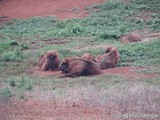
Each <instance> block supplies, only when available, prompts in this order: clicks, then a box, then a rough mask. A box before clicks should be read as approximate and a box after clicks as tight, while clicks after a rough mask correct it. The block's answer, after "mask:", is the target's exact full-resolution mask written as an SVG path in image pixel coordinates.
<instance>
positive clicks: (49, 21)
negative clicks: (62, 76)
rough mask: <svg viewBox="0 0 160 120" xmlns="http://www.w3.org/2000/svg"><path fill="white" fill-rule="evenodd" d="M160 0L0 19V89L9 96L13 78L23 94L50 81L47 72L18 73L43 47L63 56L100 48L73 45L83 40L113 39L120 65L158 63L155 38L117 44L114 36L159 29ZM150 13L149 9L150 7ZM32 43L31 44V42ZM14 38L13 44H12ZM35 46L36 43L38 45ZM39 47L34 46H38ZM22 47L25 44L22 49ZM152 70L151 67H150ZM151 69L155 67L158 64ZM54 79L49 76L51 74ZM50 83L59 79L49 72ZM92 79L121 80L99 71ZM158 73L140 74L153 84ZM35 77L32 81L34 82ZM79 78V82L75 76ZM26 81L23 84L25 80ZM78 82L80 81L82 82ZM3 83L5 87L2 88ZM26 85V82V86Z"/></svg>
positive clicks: (135, 0)
mask: <svg viewBox="0 0 160 120" xmlns="http://www.w3.org/2000/svg"><path fill="white" fill-rule="evenodd" d="M157 4H159V0H154V1H150V0H132V2H129V3H124V2H121V1H119V0H112V1H109V2H106V3H104V4H102V5H94V6H91V7H88V8H86V9H88V10H89V11H90V13H91V15H90V16H89V17H87V18H84V19H72V20H65V21H62V20H58V19H57V18H53V17H34V18H30V19H23V20H22V19H17V20H11V21H8V22H6V23H3V24H1V25H0V72H1V77H0V80H1V83H2V86H3V87H2V89H3V90H2V92H0V94H3V95H5V94H6V93H7V95H5V96H7V97H10V96H11V93H10V92H9V91H11V90H12V91H14V89H15V88H12V87H11V86H13V85H12V84H16V86H17V87H16V90H17V89H18V90H19V91H22V92H20V98H21V97H22V98H23V91H24V90H32V89H34V87H33V85H37V84H40V85H42V84H46V85H48V84H50V83H49V82H50V78H34V77H28V76H22V74H23V73H24V72H25V71H26V69H28V68H29V67H33V66H34V65H36V63H37V58H38V56H39V55H41V54H42V53H44V51H46V50H51V49H58V50H59V52H60V56H61V57H62V58H64V57H66V56H76V55H81V54H82V53H83V52H91V53H92V54H94V55H97V54H99V53H102V51H101V49H98V48H94V47H93V48H84V49H82V50H81V49H80V50H73V49H74V48H77V47H81V46H85V45H86V43H87V44H88V45H94V46H96V45H103V44H112V45H115V46H117V47H118V49H119V52H120V64H119V65H122V66H123V65H131V66H159V65H160V57H159V55H160V49H159V46H160V41H159V39H157V40H153V41H150V42H146V43H133V44H127V45H124V44H121V43H120V42H118V41H117V39H118V37H119V36H120V35H122V34H124V33H129V32H131V31H133V30H142V31H145V30H147V31H152V32H153V31H159V30H160V28H159V27H160V21H159V18H160V16H159V14H158V13H157V11H159V7H158V5H157ZM142 12H148V16H149V19H147V20H146V19H144V18H143V17H142V16H141V13H142ZM150 12H151V13H152V14H151V13H150ZM57 38H58V40H59V41H60V40H63V41H64V40H65V39H67V40H69V42H67V43H65V44H64V45H60V44H58V45H57V44H52V45H48V44H44V42H43V40H48V39H57ZM33 42H34V43H35V44H32V43H33ZM13 43H18V46H16V45H15V46H14V45H11V44H13ZM39 46H40V47H39ZM37 47H38V49H35V48H37ZM24 49H27V50H24ZM151 71H154V70H151ZM156 71H160V68H159V67H157V68H156ZM52 79H53V78H52ZM54 79H55V80H54V81H52V82H53V84H55V83H56V84H58V85H57V86H59V84H62V83H63V82H62V83H60V82H59V79H57V78H54ZM90 80H91V81H96V80H100V81H101V82H99V83H97V82H96V83H97V85H99V86H105V87H106V86H107V85H106V84H107V82H106V80H111V82H109V86H110V85H112V84H119V82H117V80H120V81H121V80H122V82H123V81H125V80H126V79H122V78H121V77H120V76H116V78H115V76H114V75H113V76H112V75H111V76H109V77H108V76H105V75H104V76H100V78H99V77H96V76H95V77H93V78H90ZM158 80H159V78H155V79H152V80H150V79H149V80H148V79H147V80H141V81H142V82H149V81H152V82H149V83H154V84H155V85H156V84H157V85H158V86H160V84H159V82H158ZM34 81H37V83H36V82H34ZM77 81H85V82H87V81H86V79H85V77H82V78H76V79H69V81H68V84H69V86H70V85H71V86H72V85H76V83H77ZM80 83H81V82H80ZM26 84H27V85H26ZM81 84H82V83H81ZM6 86H7V88H6ZM25 86H28V87H27V88H26V87H25Z"/></svg>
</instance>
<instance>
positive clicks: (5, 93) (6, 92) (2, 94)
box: [0, 87, 12, 100]
mask: <svg viewBox="0 0 160 120" xmlns="http://www.w3.org/2000/svg"><path fill="white" fill-rule="evenodd" d="M11 96H12V91H11V89H10V88H8V87H6V88H4V89H2V90H1V91H0V98H1V99H4V100H8V99H9V98H10V97H11Z"/></svg>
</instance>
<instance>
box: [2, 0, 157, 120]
mask: <svg viewBox="0 0 160 120" xmlns="http://www.w3.org/2000/svg"><path fill="white" fill-rule="evenodd" d="M102 2H103V0H0V21H3V20H8V19H15V18H29V17H33V16H56V17H58V18H60V19H72V18H81V17H86V16H87V15H88V12H87V11H86V10H85V7H86V6H88V5H91V4H94V3H102ZM137 69H143V68H132V67H117V68H112V69H107V70H104V71H103V73H105V74H117V75H120V76H123V77H127V78H132V77H135V76H137V77H140V78H153V77H155V76H157V75H148V74H139V73H135V72H134V71H135V70H137ZM34 74H36V75H40V74H41V75H46V76H47V75H59V74H60V73H59V72H47V73H42V72H39V71H36V72H34ZM0 119H1V120H82V119H83V120H112V119H113V120H115V119H116V118H115V117H114V116H111V115H110V113H109V112H108V111H107V110H106V108H103V107H89V106H84V105H74V104H72V105H67V104H65V105H64V104H59V105H57V106H56V105H55V103H54V101H49V100H48V101H42V100H38V101H36V100H32V99H28V100H26V101H20V100H15V101H14V100H12V102H9V103H7V104H6V103H3V102H1V101H0Z"/></svg>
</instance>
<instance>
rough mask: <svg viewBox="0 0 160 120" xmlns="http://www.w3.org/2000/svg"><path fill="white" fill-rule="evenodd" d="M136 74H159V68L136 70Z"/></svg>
mask: <svg viewBox="0 0 160 120" xmlns="http://www.w3.org/2000/svg"><path fill="white" fill-rule="evenodd" d="M135 72H136V73H145V74H160V67H159V66H158V67H153V68H146V69H145V70H136V71H135Z"/></svg>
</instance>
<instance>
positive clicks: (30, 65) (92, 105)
mask: <svg viewBox="0 0 160 120" xmlns="http://www.w3.org/2000/svg"><path fill="white" fill-rule="evenodd" d="M106 1H107V0H0V21H3V22H2V23H0V72H1V74H0V119H2V120H28V119H29V120H49V119H51V120H116V119H123V118H121V117H120V118H119V117H118V118H117V116H116V115H118V114H119V113H121V114H126V113H132V112H135V113H148V114H151V113H154V114H156V115H157V114H159V115H160V103H159V101H160V98H159V96H160V88H159V86H160V82H159V81H160V67H159V66H160V62H159V61H160V57H159V55H160V49H159V46H160V42H159V40H160V39H159V38H152V39H151V38H147V42H139V43H132V44H125V45H124V44H121V43H120V42H119V41H117V39H118V37H119V36H120V35H121V34H124V33H128V32H133V33H134V32H135V31H136V33H146V34H148V33H151V32H155V31H157V32H159V12H158V11H159V6H158V3H157V2H159V0H154V2H152V1H151V0H122V1H121V0H111V1H109V3H108V2H106ZM123 2H125V3H127V4H123ZM90 5H91V6H90ZM88 6H89V7H88ZM37 16H39V17H37ZM46 16H56V17H58V19H57V18H52V17H46ZM21 18H22V19H21ZM74 18H78V19H74ZM108 44H110V45H113V46H116V47H118V50H119V52H120V63H119V66H118V67H115V68H111V69H106V70H103V71H102V74H100V75H96V76H89V77H77V78H59V77H58V76H59V75H60V74H61V72H60V71H56V72H51V71H47V72H41V71H37V70H35V67H36V65H37V59H38V57H39V56H40V55H41V54H43V53H44V52H45V51H48V50H52V49H58V50H59V53H60V57H61V58H64V57H67V56H81V55H82V54H83V53H85V52H90V53H92V54H93V56H94V57H95V56H96V55H99V54H103V49H102V48H103V47H105V46H107V45H108ZM132 119H136V120H137V118H131V120H132ZM139 119H140V120H142V119H141V118H139ZM146 119H148V118H146ZM156 119H157V120H158V119H159V118H155V120H156Z"/></svg>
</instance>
